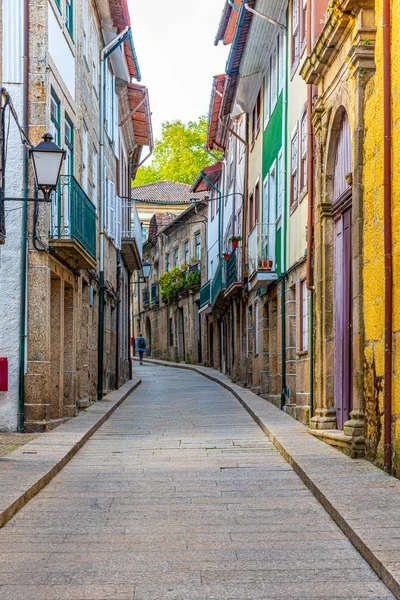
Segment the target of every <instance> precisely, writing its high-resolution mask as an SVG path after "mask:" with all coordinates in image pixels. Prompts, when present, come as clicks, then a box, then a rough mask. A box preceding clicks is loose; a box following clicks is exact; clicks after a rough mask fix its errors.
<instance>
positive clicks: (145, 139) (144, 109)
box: [128, 83, 154, 149]
mask: <svg viewBox="0 0 400 600" xmlns="http://www.w3.org/2000/svg"><path fill="white" fill-rule="evenodd" d="M128 98H129V108H130V110H131V118H132V123H133V129H134V132H135V139H136V143H137V144H138V146H148V147H149V148H150V149H153V147H154V143H153V127H152V123H151V112H150V102H149V92H148V89H147V87H145V86H144V85H139V84H137V83H128Z"/></svg>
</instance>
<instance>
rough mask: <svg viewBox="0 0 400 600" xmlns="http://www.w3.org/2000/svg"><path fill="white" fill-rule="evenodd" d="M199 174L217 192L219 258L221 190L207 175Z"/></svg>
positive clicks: (219, 251) (219, 252)
mask: <svg viewBox="0 0 400 600" xmlns="http://www.w3.org/2000/svg"><path fill="white" fill-rule="evenodd" d="M201 176H202V178H203V179H204V181H206V182H207V183H208V185H209V186H210V187H212V189H213V190H215V191H216V192H217V194H218V207H219V209H218V258H219V259H220V260H221V211H222V192H221V190H220V189H219V188H218V187H217V186H216V185H214V184H213V183H212V182H211V181H210V180H209V179H208V177H207V176H206V175H205V174H204V173H203V172H201Z"/></svg>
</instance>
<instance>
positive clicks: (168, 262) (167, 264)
mask: <svg viewBox="0 0 400 600" xmlns="http://www.w3.org/2000/svg"><path fill="white" fill-rule="evenodd" d="M165 270H166V271H167V273H169V272H170V270H171V258H170V255H169V254H167V256H166V257H165Z"/></svg>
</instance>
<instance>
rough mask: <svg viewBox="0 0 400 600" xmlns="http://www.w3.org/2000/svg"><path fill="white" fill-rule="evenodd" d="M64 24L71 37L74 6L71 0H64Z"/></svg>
mask: <svg viewBox="0 0 400 600" xmlns="http://www.w3.org/2000/svg"><path fill="white" fill-rule="evenodd" d="M65 25H66V27H67V29H68V32H69V34H70V36H71V37H73V32H74V6H73V0H65Z"/></svg>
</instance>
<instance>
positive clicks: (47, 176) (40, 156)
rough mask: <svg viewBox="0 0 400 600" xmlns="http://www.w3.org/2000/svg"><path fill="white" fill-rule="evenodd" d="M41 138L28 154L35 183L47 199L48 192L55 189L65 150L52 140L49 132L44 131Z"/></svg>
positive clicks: (48, 196)
mask: <svg viewBox="0 0 400 600" xmlns="http://www.w3.org/2000/svg"><path fill="white" fill-rule="evenodd" d="M43 140H44V141H43V142H40V144H38V145H37V146H36V148H32V149H31V150H30V155H31V158H32V163H33V169H34V172H35V181H36V185H37V187H38V189H39V190H42V192H43V195H44V197H45V199H46V200H49V198H50V193H51V192H52V191H53V190H55V189H57V186H58V179H59V177H60V172H61V165H62V162H63V160H64V159H65V154H66V152H65V150H62V149H61V148H59V147H58V146H57V144H55V143H54V142H53V136H52V135H51V134H50V133H45V134H44V136H43Z"/></svg>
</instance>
